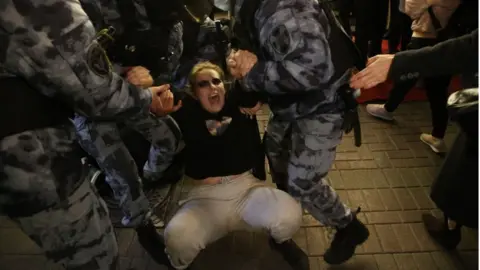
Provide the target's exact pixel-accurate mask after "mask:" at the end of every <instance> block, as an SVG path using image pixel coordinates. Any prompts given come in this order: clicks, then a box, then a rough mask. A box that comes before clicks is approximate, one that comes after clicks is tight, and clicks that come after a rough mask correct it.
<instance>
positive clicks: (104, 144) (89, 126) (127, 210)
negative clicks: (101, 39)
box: [74, 0, 183, 226]
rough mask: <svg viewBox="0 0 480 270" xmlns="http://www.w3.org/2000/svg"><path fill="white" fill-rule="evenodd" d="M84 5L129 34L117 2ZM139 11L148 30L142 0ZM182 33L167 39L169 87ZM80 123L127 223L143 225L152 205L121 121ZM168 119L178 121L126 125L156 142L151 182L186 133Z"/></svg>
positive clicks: (83, 141) (138, 119)
mask: <svg viewBox="0 0 480 270" xmlns="http://www.w3.org/2000/svg"><path fill="white" fill-rule="evenodd" d="M81 2H82V5H83V6H91V7H93V8H91V9H90V12H89V15H90V17H91V18H97V21H98V20H103V22H98V23H96V25H102V24H104V25H111V26H113V27H114V28H115V29H116V31H118V32H119V33H121V32H122V31H123V25H122V21H121V18H120V12H119V11H118V8H117V5H116V2H115V1H91V0H82V1H81ZM135 7H136V10H135V12H132V13H134V14H135V16H136V19H137V20H138V21H139V22H141V24H142V25H143V26H144V27H145V28H146V29H148V27H150V23H149V20H148V17H147V15H146V13H145V8H144V7H143V6H142V4H141V3H139V2H138V1H135ZM95 11H96V12H97V13H99V14H100V15H101V16H103V17H101V18H100V16H98V15H97V14H95V13H94V12H95ZM182 33H183V29H182V23H177V24H175V25H174V27H173V29H172V31H170V36H169V37H165V38H168V39H169V44H168V48H169V50H170V53H171V56H170V59H169V60H170V61H169V63H168V65H169V66H168V72H167V73H165V74H161V75H160V78H155V81H163V82H165V83H167V82H169V81H170V78H171V76H172V73H173V72H174V69H175V68H176V66H177V65H178V61H179V59H180V56H181V53H182V49H183V43H182ZM159 61H160V59H159ZM114 64H115V63H114ZM74 121H75V127H76V129H77V135H78V137H79V142H80V145H81V146H82V148H83V149H84V150H85V151H86V152H87V153H88V154H90V155H91V156H92V157H94V158H95V159H96V161H97V164H98V165H99V166H100V168H101V169H102V171H103V172H104V173H105V175H106V181H107V182H108V184H109V185H110V187H111V188H112V190H113V193H114V196H115V198H116V199H117V201H118V202H119V205H120V208H121V209H122V211H123V213H124V215H125V216H124V218H123V219H122V223H123V224H124V225H129V226H136V225H138V224H140V223H141V222H142V221H143V219H144V217H145V215H146V214H147V213H148V212H149V211H150V208H149V202H148V200H147V198H146V196H145V194H143V191H142V189H141V180H140V177H139V175H138V169H137V166H136V165H135V162H134V160H133V158H132V156H131V155H130V153H129V151H128V149H127V148H126V147H125V144H124V143H123V141H122V139H121V138H120V133H119V129H118V127H117V124H118V122H119V121H116V122H107V121H102V122H100V121H95V120H94V119H89V118H88V117H85V116H82V115H76V116H75V120H74ZM165 121H170V122H173V120H172V119H171V118H170V117H165V118H157V117H154V116H151V115H150V114H148V113H144V114H137V115H135V116H134V117H132V118H126V119H124V120H123V121H122V122H123V123H125V124H126V125H127V126H129V127H131V128H132V129H134V130H136V131H138V132H140V133H141V134H142V135H143V136H144V137H145V138H146V139H147V140H149V141H150V142H151V143H152V147H151V150H150V154H149V160H148V162H147V163H146V164H145V167H144V171H145V176H146V178H147V180H150V181H155V180H159V179H160V178H161V176H162V173H163V172H164V171H165V170H166V169H167V167H168V165H169V164H170V163H171V160H172V159H173V156H174V154H175V153H176V151H177V146H178V143H179V140H180V138H177V136H175V134H180V132H179V130H178V131H176V132H174V131H172V130H171V128H172V127H176V125H175V124H173V125H170V126H169V125H167V124H166V122H165Z"/></svg>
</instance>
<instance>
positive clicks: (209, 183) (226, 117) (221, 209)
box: [157, 62, 308, 269]
mask: <svg viewBox="0 0 480 270" xmlns="http://www.w3.org/2000/svg"><path fill="white" fill-rule="evenodd" d="M223 78H224V74H223V71H222V69H221V68H220V67H218V66H216V65H214V64H212V63H210V62H203V63H199V64H197V65H196V66H194V67H193V70H192V72H191V74H190V77H189V83H190V88H191V92H190V95H188V97H186V98H185V99H183V106H182V108H181V109H180V110H179V111H177V112H176V113H174V114H173V115H172V116H173V117H174V118H175V120H176V121H177V123H178V125H179V126H180V128H181V130H182V133H183V138H184V141H185V145H186V146H185V149H184V151H185V152H184V155H185V156H184V162H185V176H186V177H187V178H189V179H192V180H193V182H194V185H193V187H192V189H191V191H189V193H188V194H187V195H186V198H184V199H183V200H182V201H180V208H179V210H178V211H177V212H176V213H175V215H174V216H173V218H172V219H171V220H170V222H169V223H168V224H167V227H166V229H165V246H166V249H165V250H166V253H167V254H168V257H169V259H170V263H171V265H172V266H173V267H174V268H175V269H186V268H188V266H189V265H190V264H191V263H192V262H193V260H194V259H195V257H196V256H197V255H198V254H199V253H200V251H201V250H202V249H204V248H205V247H206V246H208V244H210V243H212V242H214V241H216V240H218V239H220V238H222V237H223V236H225V235H227V234H228V233H229V232H232V231H235V230H244V229H264V230H266V231H268V232H269V234H270V236H271V239H272V241H270V242H271V246H272V247H273V248H275V249H276V250H278V251H280V252H281V253H282V255H284V256H285V259H286V260H287V261H288V262H289V263H290V264H291V265H292V266H293V267H294V269H308V257H307V256H306V254H305V253H303V251H301V249H299V248H298V246H296V244H295V243H294V242H293V241H292V240H291V238H292V236H293V235H294V234H295V233H296V231H297V230H298V229H299V228H300V225H301V223H302V210H301V207H300V205H299V204H298V203H297V202H296V201H295V200H294V199H293V198H292V197H290V195H288V194H287V193H285V192H283V191H281V190H278V189H275V188H273V187H270V186H267V185H266V184H265V183H264V182H263V181H260V180H258V179H256V178H255V177H254V176H253V175H252V173H251V169H252V168H253V167H254V166H255V162H256V161H255V159H256V158H257V157H258V154H257V153H255V152H256V151H257V150H258V147H259V145H258V143H259V141H258V140H255V139H254V136H258V130H253V129H256V125H252V121H254V120H252V119H251V117H249V115H246V114H243V113H242V111H241V109H240V108H239V104H238V102H236V100H235V97H234V95H232V93H230V91H229V93H227V91H226V90H225V88H224V84H223ZM243 112H245V110H243ZM166 257H167V256H165V261H166ZM157 259H158V258H157Z"/></svg>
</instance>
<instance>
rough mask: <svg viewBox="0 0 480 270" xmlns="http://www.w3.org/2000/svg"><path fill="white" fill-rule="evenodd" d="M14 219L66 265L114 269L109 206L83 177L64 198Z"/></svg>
mask: <svg viewBox="0 0 480 270" xmlns="http://www.w3.org/2000/svg"><path fill="white" fill-rule="evenodd" d="M15 221H16V222H17V223H18V224H19V225H20V227H21V228H22V229H23V231H24V232H25V233H26V234H27V235H29V236H30V237H31V238H32V239H33V240H34V241H35V242H36V243H37V244H38V245H39V246H40V247H41V248H42V249H43V250H44V251H45V253H46V256H47V257H48V259H50V260H53V261H54V262H57V263H59V264H61V265H63V266H64V267H65V269H67V270H69V269H76V270H80V269H82V270H83V269H88V270H110V269H115V264H116V260H117V256H118V247H117V241H116V238H115V232H114V230H113V227H112V224H111V222H110V217H109V215H108V210H107V207H106V205H105V203H104V202H103V200H101V199H100V197H99V196H98V194H97V193H96V192H95V191H94V190H93V189H92V187H91V185H90V182H89V181H85V183H83V184H82V185H81V186H80V187H79V188H78V189H77V190H76V191H75V192H74V193H73V194H72V195H71V196H70V197H69V198H68V199H67V200H65V201H64V202H62V203H60V204H58V205H55V206H53V207H51V208H49V209H46V210H44V211H42V212H40V213H37V214H35V215H33V216H31V217H24V218H17V219H15Z"/></svg>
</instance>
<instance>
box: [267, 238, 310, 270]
mask: <svg viewBox="0 0 480 270" xmlns="http://www.w3.org/2000/svg"><path fill="white" fill-rule="evenodd" d="M270 246H271V247H272V249H274V250H276V251H278V252H280V253H281V254H282V256H283V258H284V259H285V261H287V262H288V264H289V265H290V266H291V267H292V268H293V269H294V270H309V269H310V263H309V261H308V256H307V254H305V252H303V250H302V249H301V248H300V247H299V246H298V245H297V244H296V243H295V242H294V241H293V240H288V241H285V242H283V243H280V244H278V243H277V242H275V240H273V239H272V238H270Z"/></svg>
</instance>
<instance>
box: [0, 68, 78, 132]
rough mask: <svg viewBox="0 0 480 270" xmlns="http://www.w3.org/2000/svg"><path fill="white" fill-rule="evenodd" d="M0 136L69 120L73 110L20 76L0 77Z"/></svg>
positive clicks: (59, 123)
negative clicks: (42, 92)
mask: <svg viewBox="0 0 480 270" xmlns="http://www.w3.org/2000/svg"><path fill="white" fill-rule="evenodd" d="M0 100H1V101H2V105H1V106H0V123H1V124H0V139H3V138H5V137H7V136H9V135H13V134H18V133H21V132H24V131H27V130H35V129H40V128H46V127H54V126H58V125H61V124H66V123H69V120H68V118H69V117H70V116H71V115H72V111H71V110H69V109H67V108H66V107H65V106H64V105H63V104H62V103H61V102H60V101H58V100H56V99H55V98H50V97H47V96H45V95H43V94H41V93H40V92H39V91H37V90H35V89H33V88H32V87H31V86H30V85H29V84H28V83H27V81H26V80H24V79H22V78H19V77H2V78H0Z"/></svg>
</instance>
